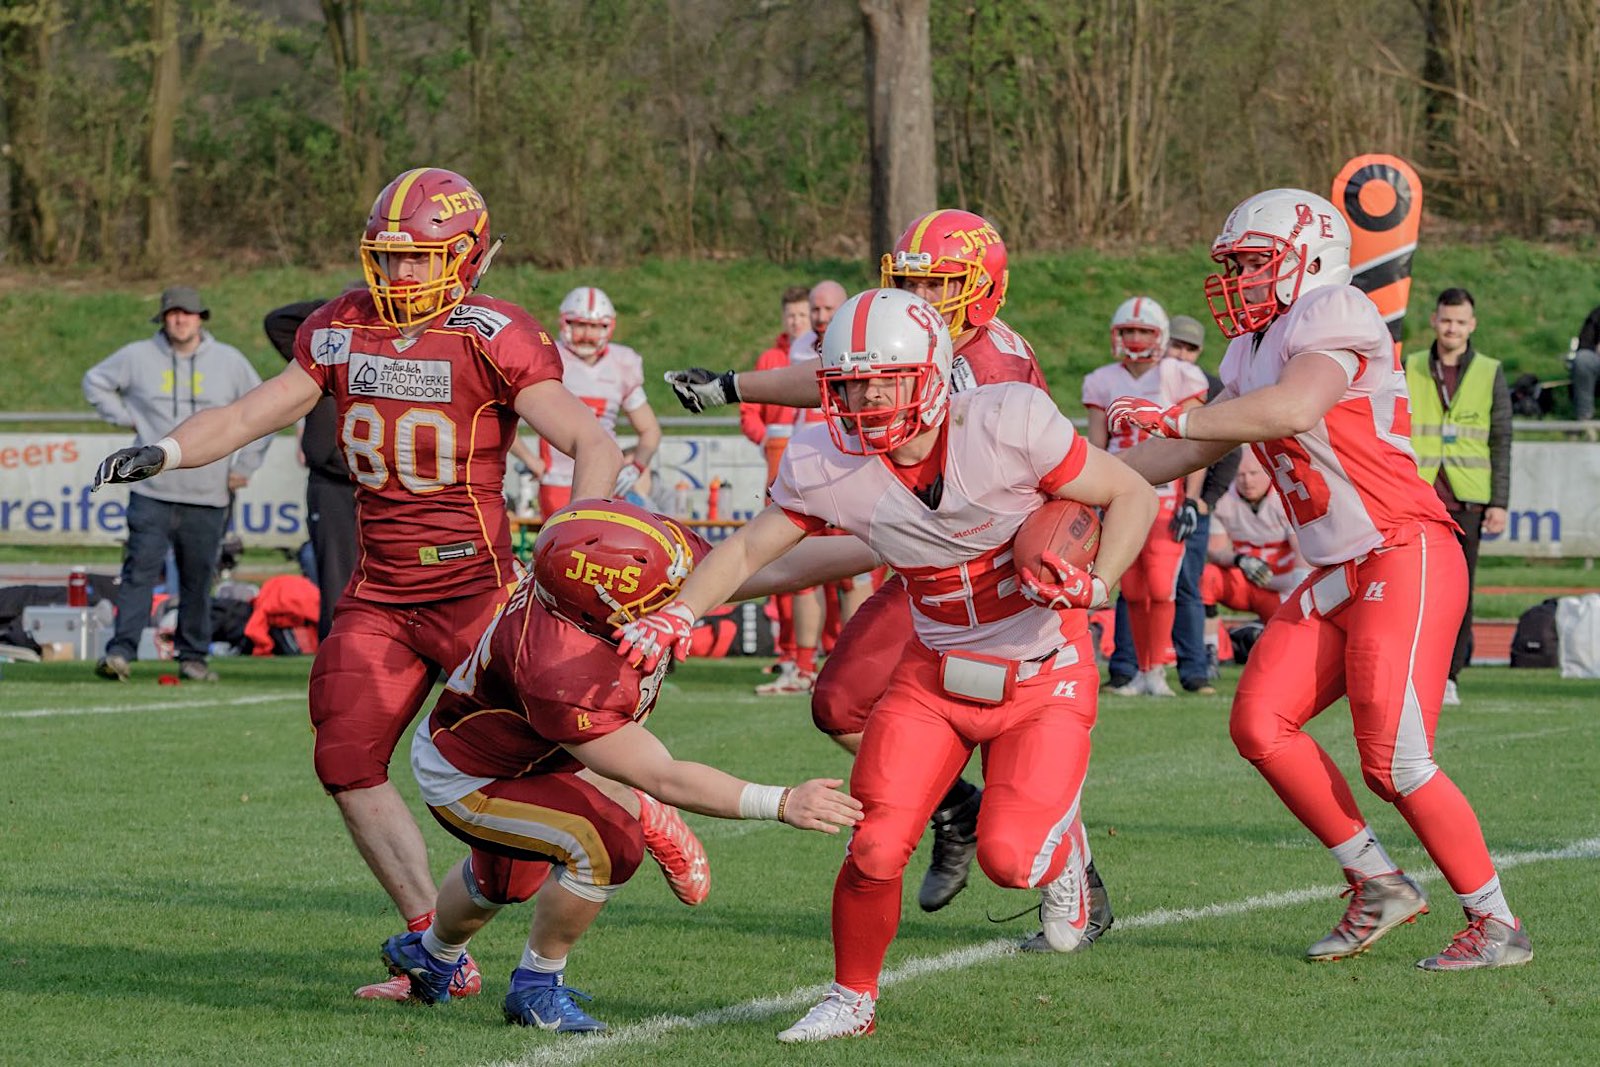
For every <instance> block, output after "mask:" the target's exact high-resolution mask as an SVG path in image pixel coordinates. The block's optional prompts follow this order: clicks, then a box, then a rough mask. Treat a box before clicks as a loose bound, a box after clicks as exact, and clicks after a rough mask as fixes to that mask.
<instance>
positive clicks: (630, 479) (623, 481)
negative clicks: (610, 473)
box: [611, 463, 644, 499]
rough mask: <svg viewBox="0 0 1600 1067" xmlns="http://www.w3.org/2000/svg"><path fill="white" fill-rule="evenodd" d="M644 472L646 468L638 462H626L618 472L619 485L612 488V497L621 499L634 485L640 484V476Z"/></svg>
mask: <svg viewBox="0 0 1600 1067" xmlns="http://www.w3.org/2000/svg"><path fill="white" fill-rule="evenodd" d="M643 473H644V468H643V467H641V466H639V465H638V464H637V463H624V464H623V465H622V469H621V470H620V471H618V472H617V485H616V488H614V489H612V490H611V495H612V497H613V498H616V499H621V498H622V497H625V496H627V495H628V493H629V492H631V491H632V490H633V487H634V486H635V485H637V484H639V476H640V475H641V474H643Z"/></svg>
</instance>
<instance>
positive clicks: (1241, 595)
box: [1200, 563, 1283, 622]
mask: <svg viewBox="0 0 1600 1067" xmlns="http://www.w3.org/2000/svg"><path fill="white" fill-rule="evenodd" d="M1200 602H1201V603H1203V604H1205V605H1206V606H1207V607H1210V606H1211V605H1213V604H1221V605H1222V606H1223V607H1225V608H1232V609H1233V610H1234V611H1248V612H1250V614H1252V615H1254V616H1256V617H1257V618H1259V619H1260V620H1261V621H1262V622H1266V621H1267V620H1268V619H1270V618H1272V616H1273V615H1274V614H1275V613H1276V612H1277V610H1278V605H1280V604H1282V603H1283V598H1282V597H1281V596H1279V595H1278V592H1277V590H1275V589H1267V588H1265V587H1264V586H1259V585H1257V584H1255V583H1254V582H1252V581H1251V580H1250V579H1248V578H1246V577H1245V576H1244V571H1242V570H1240V569H1239V568H1238V567H1219V566H1217V565H1216V564H1215V563H1207V564H1206V569H1205V570H1204V571H1202V572H1200Z"/></svg>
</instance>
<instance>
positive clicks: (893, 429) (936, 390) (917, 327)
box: [817, 289, 951, 456]
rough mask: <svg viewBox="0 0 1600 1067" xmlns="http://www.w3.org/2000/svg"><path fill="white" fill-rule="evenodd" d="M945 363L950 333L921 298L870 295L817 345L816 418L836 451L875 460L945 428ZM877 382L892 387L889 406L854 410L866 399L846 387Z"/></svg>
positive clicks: (843, 312) (845, 310) (893, 292)
mask: <svg viewBox="0 0 1600 1067" xmlns="http://www.w3.org/2000/svg"><path fill="white" fill-rule="evenodd" d="M950 360H951V345H950V330H949V327H947V326H946V325H945V322H944V319H943V318H942V317H941V316H940V314H939V312H938V310H937V309H935V308H934V306H933V305H932V304H930V303H928V302H927V301H926V300H923V299H922V298H921V297H919V296H915V295H913V294H911V293H909V292H906V291H905V290H902V289H868V290H867V291H866V292H864V293H857V294H856V295H855V296H853V297H851V298H850V299H849V300H846V301H845V302H844V304H843V305H842V306H841V307H840V308H839V310H838V311H837V312H835V313H834V316H833V322H832V323H831V324H829V327H828V332H827V333H826V334H824V335H823V337H822V366H821V367H820V368H819V369H818V370H817V385H818V388H819V390H820V391H821V393H822V410H823V413H824V414H825V415H827V416H828V432H829V433H830V434H832V436H833V443H834V444H835V445H837V446H838V448H839V451H841V452H844V453H846V454H848V455H852V456H872V455H879V454H881V453H884V452H888V451H891V450H892V449H895V448H898V447H899V446H901V445H903V444H905V443H906V442H907V441H909V440H911V439H912V438H913V437H915V436H916V435H917V434H919V433H921V432H922V431H923V430H925V429H928V428H929V427H932V426H938V425H939V424H940V423H941V422H943V421H944V416H945V412H946V411H948V410H949V407H950V386H949V382H950ZM875 378H890V379H894V384H895V390H896V392H895V396H894V398H893V400H891V401H890V402H889V403H887V404H882V405H879V406H874V407H861V408H859V409H858V408H856V407H854V406H853V405H854V404H855V403H857V402H859V401H860V400H862V399H864V398H862V397H861V395H860V391H861V388H862V387H861V386H856V387H855V388H854V389H852V388H851V385H852V383H858V382H861V383H864V382H867V381H869V380H871V379H875ZM907 386H909V391H908V389H907ZM852 393H854V394H855V396H854V397H852V395H851V394H852Z"/></svg>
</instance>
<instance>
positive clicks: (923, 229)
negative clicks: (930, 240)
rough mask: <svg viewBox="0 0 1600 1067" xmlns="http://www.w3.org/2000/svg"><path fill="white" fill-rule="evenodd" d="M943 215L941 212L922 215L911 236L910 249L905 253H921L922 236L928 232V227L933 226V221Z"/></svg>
mask: <svg viewBox="0 0 1600 1067" xmlns="http://www.w3.org/2000/svg"><path fill="white" fill-rule="evenodd" d="M943 214H944V212H942V211H930V212H928V213H927V214H926V215H924V216H923V217H922V221H921V222H919V223H917V228H916V231H915V232H913V233H912V234H911V247H910V248H908V249H907V250H906V251H908V252H920V251H922V235H923V234H925V233H927V232H928V227H929V226H932V225H933V220H934V219H936V218H938V217H939V216H940V215H943Z"/></svg>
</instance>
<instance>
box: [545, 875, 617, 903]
mask: <svg viewBox="0 0 1600 1067" xmlns="http://www.w3.org/2000/svg"><path fill="white" fill-rule="evenodd" d="M556 882H557V883H559V884H560V886H561V888H562V889H565V890H566V891H567V892H569V893H571V894H572V895H573V896H575V897H578V898H580V899H582V900H590V901H593V902H594V903H596V904H604V903H605V902H606V901H608V900H610V899H611V898H612V897H614V896H616V894H617V890H619V889H621V888H622V885H621V884H620V883H619V884H617V885H595V884H594V883H593V882H586V881H584V880H583V879H582V878H581V877H580V876H578V875H576V874H573V873H572V868H570V867H558V868H556Z"/></svg>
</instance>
